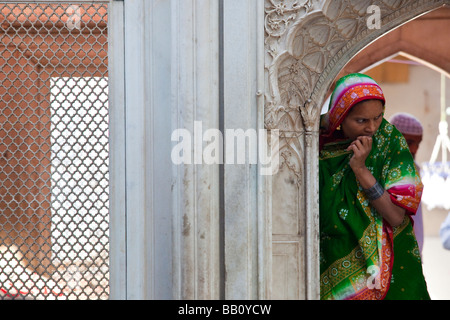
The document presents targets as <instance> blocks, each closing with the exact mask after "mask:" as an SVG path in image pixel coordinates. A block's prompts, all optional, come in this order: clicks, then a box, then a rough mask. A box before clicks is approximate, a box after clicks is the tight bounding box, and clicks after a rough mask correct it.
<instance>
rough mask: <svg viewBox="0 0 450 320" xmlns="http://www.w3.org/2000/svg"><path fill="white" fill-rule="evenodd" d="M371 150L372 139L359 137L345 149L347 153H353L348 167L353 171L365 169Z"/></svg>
mask: <svg viewBox="0 0 450 320" xmlns="http://www.w3.org/2000/svg"><path fill="white" fill-rule="evenodd" d="M371 150H372V137H368V136H359V137H358V138H356V140H354V141H353V142H352V143H351V144H350V145H349V146H348V148H347V151H353V156H352V157H351V158H350V167H351V168H352V169H353V171H355V170H358V169H363V168H365V167H366V159H367V157H368V156H369V153H370V151H371Z"/></svg>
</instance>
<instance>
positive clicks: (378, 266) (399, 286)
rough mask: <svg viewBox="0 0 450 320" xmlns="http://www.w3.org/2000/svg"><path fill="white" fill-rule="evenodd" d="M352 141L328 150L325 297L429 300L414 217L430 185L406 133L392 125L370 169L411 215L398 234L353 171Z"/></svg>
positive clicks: (324, 160)
mask: <svg viewBox="0 0 450 320" xmlns="http://www.w3.org/2000/svg"><path fill="white" fill-rule="evenodd" d="M349 143H350V141H334V142H329V143H326V144H324V145H323V146H322V149H321V151H320V158H319V169H320V170H319V172H320V180H319V185H320V272H321V276H320V286H321V287H320V289H321V293H320V295H321V299H339V300H341V299H376V300H380V299H409V300H418V299H429V295H428V292H427V286H426V282H425V279H424V276H423V272H422V264H421V258H420V253H419V248H418V246H417V241H416V239H415V235H414V232H413V228H412V221H411V218H410V215H413V214H414V213H415V212H416V210H417V207H418V205H419V203H420V198H421V194H422V188H423V186H422V183H421V181H420V178H419V176H418V173H417V172H416V167H415V166H414V161H413V158H412V156H411V153H410V152H409V149H408V145H407V144H406V141H405V139H404V137H403V136H402V134H401V133H400V132H399V131H398V130H397V129H396V128H395V127H394V126H392V125H391V124H389V123H388V122H387V121H386V120H385V119H383V121H382V124H381V125H380V127H379V129H378V131H377V132H376V133H375V135H374V136H373V144H372V151H371V153H370V154H369V156H368V158H367V160H366V166H367V168H368V169H369V170H370V171H371V172H372V174H373V176H374V177H375V178H376V179H377V181H378V182H379V183H380V184H381V185H382V186H383V187H384V189H385V190H387V191H388V193H389V194H390V197H391V200H392V201H393V202H394V203H395V204H396V205H398V206H400V207H402V208H404V209H405V210H406V212H407V214H406V215H405V219H404V221H403V223H402V224H401V225H400V226H398V227H395V228H391V227H390V225H389V224H388V223H387V222H386V221H384V220H383V218H382V217H381V215H380V214H379V213H378V212H377V211H376V210H375V209H374V208H373V207H372V206H371V204H370V202H369V200H368V198H367V197H366V195H365V193H364V192H363V190H362V188H361V186H360V185H359V182H358V181H357V180H356V178H355V175H354V173H353V171H352V169H351V168H350V165H349V159H350V157H351V156H352V154H351V153H350V152H348V151H345V149H346V148H347V146H348V145H349Z"/></svg>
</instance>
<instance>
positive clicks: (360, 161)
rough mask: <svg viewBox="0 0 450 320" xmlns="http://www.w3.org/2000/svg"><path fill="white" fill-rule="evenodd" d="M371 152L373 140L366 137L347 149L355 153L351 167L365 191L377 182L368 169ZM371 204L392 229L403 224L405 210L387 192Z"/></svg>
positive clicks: (357, 139)
mask: <svg viewBox="0 0 450 320" xmlns="http://www.w3.org/2000/svg"><path fill="white" fill-rule="evenodd" d="M371 150H372V138H371V137H366V136H360V137H358V138H356V140H355V141H353V142H352V143H351V144H350V145H349V146H348V148H347V151H353V156H352V157H351V158H350V167H351V168H352V170H353V172H354V173H355V177H356V179H357V180H358V181H359V183H360V185H361V187H362V188H363V189H369V188H370V187H372V186H373V185H374V184H375V183H376V182H377V180H376V179H375V177H374V176H373V175H372V173H371V172H370V171H369V169H367V167H366V159H367V157H368V156H369V153H370V151H371ZM371 202H372V205H373V206H374V208H375V209H376V210H377V211H378V212H379V213H380V214H381V215H382V216H383V218H384V219H385V220H386V221H387V222H388V223H389V224H390V225H391V226H392V227H394V226H398V225H400V224H401V223H402V222H403V218H404V216H405V209H402V208H400V207H399V206H397V205H395V204H394V203H393V202H392V201H391V199H390V196H389V194H388V193H387V192H386V191H385V192H384V194H383V195H382V196H381V197H380V198H378V199H376V200H373V201H371Z"/></svg>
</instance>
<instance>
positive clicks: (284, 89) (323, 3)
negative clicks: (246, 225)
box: [264, 0, 450, 299]
mask: <svg viewBox="0 0 450 320" xmlns="http://www.w3.org/2000/svg"><path fill="white" fill-rule="evenodd" d="M445 5H450V0H418V1H408V0H315V1H313V0H284V1H283V0H265V71H266V72H265V74H266V90H265V92H266V93H265V119H264V120H265V127H266V128H267V129H269V130H270V129H278V130H280V132H281V136H280V139H281V140H280V144H281V145H282V146H283V147H282V148H281V150H280V154H283V152H285V151H289V152H290V153H289V152H288V153H286V154H289V155H291V157H292V156H294V158H297V162H296V163H297V164H298V166H295V167H288V166H287V164H289V163H291V162H289V161H287V160H288V159H284V158H283V159H282V160H283V161H287V162H283V161H282V162H281V163H282V164H284V165H286V168H285V169H286V170H282V171H281V173H280V172H279V173H278V174H282V175H283V176H275V177H273V179H272V184H273V185H272V188H271V189H272V190H278V191H279V190H284V189H285V188H288V187H289V188H291V190H292V191H295V190H296V189H295V188H293V185H292V183H291V182H292V181H294V180H295V179H299V182H300V184H299V185H298V192H290V193H289V192H286V193H283V192H273V191H272V199H271V202H272V208H271V209H272V230H274V231H276V232H275V233H273V234H272V246H273V249H272V283H273V284H272V289H271V290H272V292H271V296H272V297H273V298H275V299H277V298H283V299H289V298H293V299H295V298H306V299H317V298H318V297H319V289H318V279H319V276H320V275H319V267H318V266H319V262H318V253H319V252H318V251H319V250H318V249H319V245H318V243H319V241H318V239H319V230H318V228H319V224H318V211H319V205H318V156H317V155H318V127H319V118H320V111H321V107H322V104H323V102H324V101H325V99H326V95H327V92H328V90H329V89H330V87H331V86H332V85H333V82H334V80H335V78H336V77H337V76H338V75H339V73H340V72H341V70H342V69H343V68H344V66H346V64H347V63H348V62H349V61H350V60H351V59H352V57H354V56H355V55H356V54H357V53H358V52H360V51H361V50H363V49H364V48H365V47H366V46H368V45H369V44H370V43H372V42H374V41H375V40H376V39H378V38H380V37H382V36H383V35H385V34H387V33H389V32H390V31H391V30H393V29H395V28H397V27H399V26H401V25H402V24H405V23H406V22H408V21H410V20H412V19H414V18H416V17H418V16H420V15H422V14H425V13H427V12H429V11H432V10H434V9H437V8H440V7H442V6H445ZM369 6H376V8H379V10H380V11H379V12H380V17H381V20H380V24H379V27H377V28H369V26H368V25H369V24H368V18H369V17H370V16H371V14H372V13H371V12H370V11H369V13H368V8H369ZM283 139H289V141H285V142H283ZM295 139H297V141H295ZM293 141H295V144H293ZM294 145H295V146H298V147H297V148H294V149H293V148H292V146H294ZM292 150H296V151H297V152H296V153H295V154H294V153H292ZM291 159H292V158H291ZM288 169H289V170H288ZM289 183H291V184H290V185H288V186H284V185H283V184H289ZM286 202H288V203H291V202H295V203H297V204H298V207H289V209H290V210H292V212H291V213H290V214H289V215H288V216H283V217H282V215H283V212H282V211H283V209H282V208H283V206H282V205H281V204H280V203H286ZM294 212H295V214H294ZM289 217H291V218H292V221H288V219H289ZM286 219H287V220H286ZM294 219H295V221H294ZM299 221H300V224H301V225H300V227H299V228H298V229H296V230H293V229H292V228H288V227H287V226H292V224H294V223H297V222H299ZM277 223H282V225H277ZM282 226H286V227H285V228H283V227H282ZM293 244H295V249H292V251H289V250H291V249H289V248H291V247H290V246H292V245H293ZM287 252H291V253H290V254H287ZM281 257H283V258H281ZM277 259H278V260H277ZM275 262H277V264H274V263H275ZM278 265H282V266H283V268H281V269H280V268H278ZM284 275H289V277H290V279H297V281H298V283H295V281H284V282H283V280H282V279H285V278H283V277H284ZM278 280H279V281H278Z"/></svg>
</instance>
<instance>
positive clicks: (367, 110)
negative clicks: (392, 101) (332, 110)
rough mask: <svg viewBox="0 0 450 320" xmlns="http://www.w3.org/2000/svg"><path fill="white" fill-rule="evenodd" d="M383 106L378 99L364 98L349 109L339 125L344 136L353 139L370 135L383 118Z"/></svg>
mask: <svg viewBox="0 0 450 320" xmlns="http://www.w3.org/2000/svg"><path fill="white" fill-rule="evenodd" d="M383 113H384V107H383V103H382V102H381V101H380V100H364V101H361V102H359V103H357V104H356V105H354V106H353V108H352V109H351V110H350V111H349V113H348V114H347V116H346V117H345V119H344V121H342V124H341V127H342V131H343V133H344V135H345V137H347V138H349V139H351V140H355V139H356V138H357V137H359V136H368V137H372V136H373V135H374V134H375V132H376V131H377V130H378V128H379V127H380V125H381V121H382V120H383Z"/></svg>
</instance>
